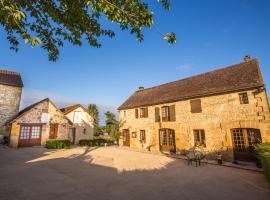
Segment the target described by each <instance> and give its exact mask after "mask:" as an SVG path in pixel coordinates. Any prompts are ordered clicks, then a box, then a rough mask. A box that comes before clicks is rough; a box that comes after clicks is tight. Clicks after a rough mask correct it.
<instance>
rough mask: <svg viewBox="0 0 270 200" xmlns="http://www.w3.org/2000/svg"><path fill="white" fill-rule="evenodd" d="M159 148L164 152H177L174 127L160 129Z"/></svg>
mask: <svg viewBox="0 0 270 200" xmlns="http://www.w3.org/2000/svg"><path fill="white" fill-rule="evenodd" d="M159 148H160V151H162V152H175V151H176V147H175V133H174V130H173V129H166V128H164V129H160V130H159Z"/></svg>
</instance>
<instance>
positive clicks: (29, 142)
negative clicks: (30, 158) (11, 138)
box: [18, 125, 42, 147]
mask: <svg viewBox="0 0 270 200" xmlns="http://www.w3.org/2000/svg"><path fill="white" fill-rule="evenodd" d="M41 127H42V126H40V125H22V126H21V129H20V135H19V142H18V146H19V147H31V146H39V145H41Z"/></svg>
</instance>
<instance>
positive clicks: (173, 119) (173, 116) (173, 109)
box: [169, 105, 175, 121]
mask: <svg viewBox="0 0 270 200" xmlns="http://www.w3.org/2000/svg"><path fill="white" fill-rule="evenodd" d="M169 113H170V121H175V105H171V106H170V110H169Z"/></svg>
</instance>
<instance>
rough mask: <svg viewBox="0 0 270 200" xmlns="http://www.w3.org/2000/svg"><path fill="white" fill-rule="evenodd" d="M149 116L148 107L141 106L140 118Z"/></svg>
mask: <svg viewBox="0 0 270 200" xmlns="http://www.w3.org/2000/svg"><path fill="white" fill-rule="evenodd" d="M146 117H148V109H147V108H140V118H146Z"/></svg>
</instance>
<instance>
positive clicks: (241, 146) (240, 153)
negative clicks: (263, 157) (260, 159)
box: [231, 128, 262, 162]
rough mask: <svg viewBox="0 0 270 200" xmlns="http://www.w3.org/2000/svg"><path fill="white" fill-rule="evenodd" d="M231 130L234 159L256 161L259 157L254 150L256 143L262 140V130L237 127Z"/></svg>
mask: <svg viewBox="0 0 270 200" xmlns="http://www.w3.org/2000/svg"><path fill="white" fill-rule="evenodd" d="M231 131H232V143H233V153H234V160H239V161H248V162H255V161H256V159H257V158H256V155H255V152H254V150H255V148H254V145H255V144H258V143H261V141H262V140H261V133H260V130H259V129H253V128H235V129H232V130H231Z"/></svg>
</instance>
